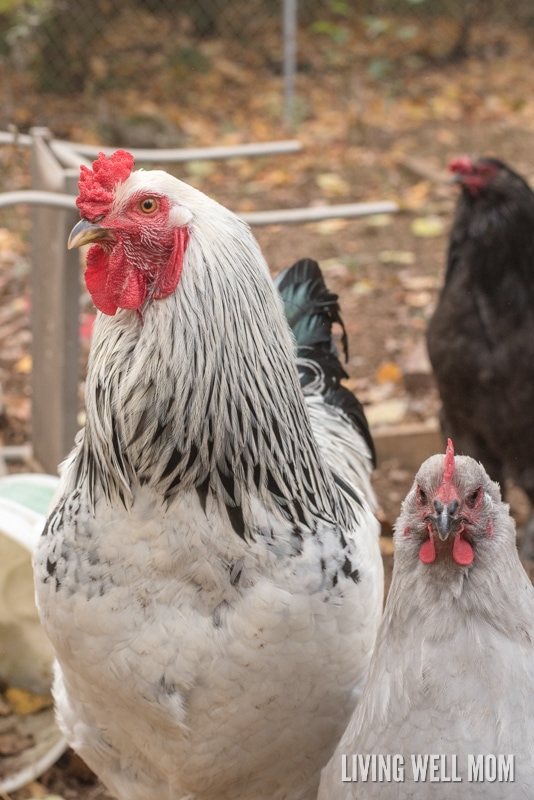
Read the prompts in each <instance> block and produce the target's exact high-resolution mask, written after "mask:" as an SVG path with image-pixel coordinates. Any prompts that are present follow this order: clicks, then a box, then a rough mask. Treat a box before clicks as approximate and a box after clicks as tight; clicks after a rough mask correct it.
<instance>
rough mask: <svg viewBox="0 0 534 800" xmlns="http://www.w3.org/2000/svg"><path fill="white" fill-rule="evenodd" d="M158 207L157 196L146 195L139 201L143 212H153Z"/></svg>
mask: <svg viewBox="0 0 534 800" xmlns="http://www.w3.org/2000/svg"><path fill="white" fill-rule="evenodd" d="M157 207H158V201H157V200H156V198H155V197H144V198H143V199H142V200H141V202H140V203H139V208H140V209H141V211H142V212H143V214H153V213H154V211H156V209H157Z"/></svg>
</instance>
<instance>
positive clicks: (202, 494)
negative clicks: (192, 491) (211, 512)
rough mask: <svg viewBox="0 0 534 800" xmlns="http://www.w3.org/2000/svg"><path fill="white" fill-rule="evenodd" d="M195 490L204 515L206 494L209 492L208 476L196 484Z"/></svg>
mask: <svg viewBox="0 0 534 800" xmlns="http://www.w3.org/2000/svg"><path fill="white" fill-rule="evenodd" d="M196 490H197V494H198V499H199V501H200V505H201V507H202V511H203V512H204V514H205V513H206V504H207V501H208V492H209V490H210V479H209V475H208V476H207V477H206V478H205V479H204V480H203V481H202V483H199V484H198V486H197V487H196Z"/></svg>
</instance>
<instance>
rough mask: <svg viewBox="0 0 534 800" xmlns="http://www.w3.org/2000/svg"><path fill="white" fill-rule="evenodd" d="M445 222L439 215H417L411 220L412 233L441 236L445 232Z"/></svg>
mask: <svg viewBox="0 0 534 800" xmlns="http://www.w3.org/2000/svg"><path fill="white" fill-rule="evenodd" d="M445 227H446V223H445V221H444V220H443V219H442V218H441V217H437V216H435V215H433V214H432V215H430V216H428V217H417V219H414V221H413V222H412V233H413V235H414V236H423V237H425V238H426V237H428V238H431V237H434V236H441V235H442V234H443V233H444V232H445Z"/></svg>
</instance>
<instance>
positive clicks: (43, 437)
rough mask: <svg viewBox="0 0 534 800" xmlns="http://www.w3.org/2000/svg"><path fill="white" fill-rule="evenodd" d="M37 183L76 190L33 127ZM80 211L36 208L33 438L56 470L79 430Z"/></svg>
mask: <svg viewBox="0 0 534 800" xmlns="http://www.w3.org/2000/svg"><path fill="white" fill-rule="evenodd" d="M31 133H32V138H33V146H32V167H31V169H32V187H33V188H34V189H41V190H47V191H54V192H68V191H69V190H72V187H71V186H70V185H68V184H69V182H70V177H69V176H68V174H67V173H66V172H65V170H64V169H62V167H61V166H60V164H59V163H58V161H57V159H56V158H55V157H54V155H53V153H52V152H51V150H50V146H49V144H48V141H49V140H50V133H49V132H48V130H47V129H43V128H34V129H33V130H32V132H31ZM77 218H78V215H77V214H76V213H75V212H74V211H72V212H70V211H63V210H61V209H57V208H47V207H44V206H35V207H33V208H32V260H33V270H32V334H33V335H32V360H33V365H32V427H33V433H32V439H33V452H34V456H35V458H36V459H37V461H38V462H39V463H40V464H41V465H42V467H43V468H44V469H45V470H46V471H47V472H51V473H55V472H56V470H57V466H58V464H59V462H60V461H61V460H62V459H63V458H64V457H65V456H66V455H67V454H68V452H69V450H70V449H71V447H72V445H73V441H74V436H75V433H76V429H77V421H76V417H77V408H78V350H79V346H78V324H79V323H78V320H79V308H78V307H79V294H80V288H79V280H80V278H79V253H78V251H72V252H69V251H68V250H67V238H68V234H69V231H70V229H71V227H72V226H73V225H74V224H75V222H76V220H77Z"/></svg>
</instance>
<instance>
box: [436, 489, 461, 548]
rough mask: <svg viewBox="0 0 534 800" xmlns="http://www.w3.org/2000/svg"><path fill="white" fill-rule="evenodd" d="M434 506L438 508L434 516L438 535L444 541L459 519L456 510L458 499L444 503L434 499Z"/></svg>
mask: <svg viewBox="0 0 534 800" xmlns="http://www.w3.org/2000/svg"><path fill="white" fill-rule="evenodd" d="M434 508H435V509H436V516H435V517H432V518H431V519H432V522H433V523H434V525H435V527H436V530H437V532H438V536H439V538H440V539H441V541H442V542H444V541H445V540H446V539H447V537H448V536H449V534H450V532H451V531H452V529H453V527H454V523H455V522H456V521H457V517H456V512H457V511H458V500H452V501H451V502H450V503H442V502H441V501H440V500H438V499H436V500H434Z"/></svg>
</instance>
